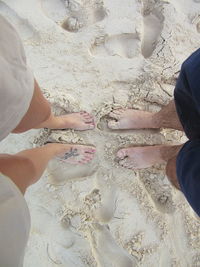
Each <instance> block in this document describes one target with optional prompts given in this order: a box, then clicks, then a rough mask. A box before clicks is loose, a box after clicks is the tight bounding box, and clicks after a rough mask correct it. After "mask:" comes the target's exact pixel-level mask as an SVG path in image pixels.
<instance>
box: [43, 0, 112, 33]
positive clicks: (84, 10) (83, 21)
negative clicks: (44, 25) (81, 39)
mask: <svg viewBox="0 0 200 267" xmlns="http://www.w3.org/2000/svg"><path fill="white" fill-rule="evenodd" d="M42 9H43V11H44V13H45V14H46V16H47V17H49V18H50V19H52V20H53V21H55V22H56V23H58V24H60V25H61V26H62V28H63V29H65V30H67V31H69V32H77V31H78V30H79V29H81V28H83V27H87V26H89V25H92V24H95V23H97V22H99V21H101V20H103V19H104V18H105V17H106V16H107V12H106V10H105V8H104V7H103V4H102V3H100V4H98V3H96V2H95V1H94V3H92V4H90V3H85V4H84V6H82V5H81V4H80V3H78V2H76V1H73V0H66V1H65V0H43V1H42Z"/></svg>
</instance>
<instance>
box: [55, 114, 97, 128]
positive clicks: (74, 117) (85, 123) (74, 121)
mask: <svg viewBox="0 0 200 267" xmlns="http://www.w3.org/2000/svg"><path fill="white" fill-rule="evenodd" d="M57 118H58V119H59V120H60V129H64V128H68V129H74V130H79V131H84V130H91V129H94V127H95V123H94V119H93V117H92V115H90V114H89V113H87V112H86V111H81V112H77V113H71V114H67V115H64V116H60V117H57Z"/></svg>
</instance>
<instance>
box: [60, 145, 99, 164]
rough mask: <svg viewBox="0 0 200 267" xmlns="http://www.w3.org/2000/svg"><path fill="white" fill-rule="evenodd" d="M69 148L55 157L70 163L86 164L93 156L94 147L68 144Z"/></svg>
mask: <svg viewBox="0 0 200 267" xmlns="http://www.w3.org/2000/svg"><path fill="white" fill-rule="evenodd" d="M68 146H69V148H68V149H67V150H66V151H65V153H64V154H60V155H58V156H57V158H58V159H59V160H61V161H63V162H66V163H70V164H87V163H89V162H90V161H91V160H92V159H93V158H94V154H95V152H96V149H95V148H94V147H93V146H84V145H68Z"/></svg>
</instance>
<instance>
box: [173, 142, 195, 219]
mask: <svg viewBox="0 0 200 267" xmlns="http://www.w3.org/2000/svg"><path fill="white" fill-rule="evenodd" d="M176 170H177V171H176V172H177V177H178V181H179V184H180V187H181V190H182V192H183V194H184V195H185V197H186V199H187V201H188V202H189V203H190V205H191V207H192V208H193V210H194V211H195V212H196V213H197V214H198V215H199V216H200V139H195V140H190V141H188V142H187V143H185V144H184V146H183V147H182V149H181V150H180V152H179V154H178V157H177V161H176Z"/></svg>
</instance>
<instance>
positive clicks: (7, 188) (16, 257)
mask: <svg viewBox="0 0 200 267" xmlns="http://www.w3.org/2000/svg"><path fill="white" fill-rule="evenodd" d="M29 231H30V214H29V210H28V207H27V204H26V201H25V199H24V196H23V195H22V193H21V192H20V190H19V189H18V187H17V186H16V185H15V184H14V183H13V182H12V180H10V179H9V178H8V177H6V176H4V175H2V174H1V173H0V266H1V267H22V266H23V260H24V252H25V247H26V244H27V241H28V237H29Z"/></svg>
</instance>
